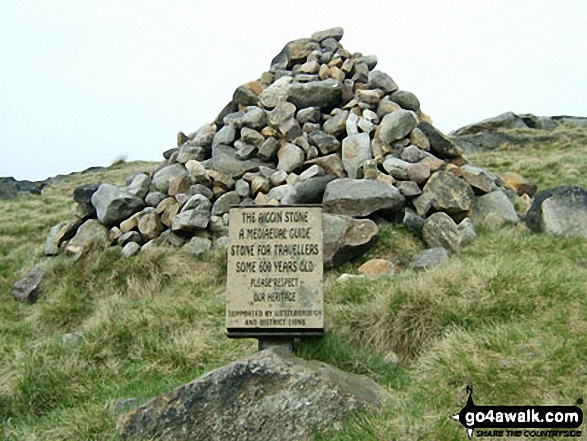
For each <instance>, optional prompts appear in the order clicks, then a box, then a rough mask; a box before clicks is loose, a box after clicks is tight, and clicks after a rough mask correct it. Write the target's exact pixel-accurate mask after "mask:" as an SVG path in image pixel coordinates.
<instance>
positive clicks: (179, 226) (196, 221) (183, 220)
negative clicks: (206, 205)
mask: <svg viewBox="0 0 587 441" xmlns="http://www.w3.org/2000/svg"><path fill="white" fill-rule="evenodd" d="M209 222H210V211H208V210H187V211H184V212H182V213H179V214H177V215H176V216H175V217H174V218H173V221H172V223H171V229H172V230H173V231H185V232H195V231H198V230H203V229H204V228H206V227H207V226H208V223H209Z"/></svg>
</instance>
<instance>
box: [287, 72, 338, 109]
mask: <svg viewBox="0 0 587 441" xmlns="http://www.w3.org/2000/svg"><path fill="white" fill-rule="evenodd" d="M287 100H288V101H289V102H291V103H293V104H295V106H296V107H297V108H298V109H303V108H305V107H334V106H337V105H338V104H340V102H341V100H342V84H341V83H340V81H337V80H334V79H332V78H329V79H327V80H324V81H314V82H311V83H292V84H291V85H290V87H289V89H288V95H287Z"/></svg>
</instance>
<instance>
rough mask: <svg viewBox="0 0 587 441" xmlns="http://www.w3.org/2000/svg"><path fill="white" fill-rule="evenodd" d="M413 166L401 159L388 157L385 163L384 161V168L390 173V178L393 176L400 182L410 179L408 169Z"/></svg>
mask: <svg viewBox="0 0 587 441" xmlns="http://www.w3.org/2000/svg"><path fill="white" fill-rule="evenodd" d="M410 165H411V164H410V163H409V162H406V161H402V160H401V159H399V158H395V157H393V156H391V155H390V156H387V157H386V158H385V161H383V168H384V169H385V170H386V171H387V173H389V176H392V177H393V178H395V179H400V180H403V181H405V180H407V179H409V177H408V167H409V166H410Z"/></svg>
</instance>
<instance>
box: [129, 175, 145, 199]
mask: <svg viewBox="0 0 587 441" xmlns="http://www.w3.org/2000/svg"><path fill="white" fill-rule="evenodd" d="M150 186H151V178H149V176H147V175H145V174H143V173H139V174H138V175H136V176H135V177H134V179H133V180H132V182H131V183H130V185H129V186H128V187H126V191H128V192H129V193H130V194H132V195H135V196H136V197H138V198H141V199H145V197H146V196H147V194H148V193H149V188H150Z"/></svg>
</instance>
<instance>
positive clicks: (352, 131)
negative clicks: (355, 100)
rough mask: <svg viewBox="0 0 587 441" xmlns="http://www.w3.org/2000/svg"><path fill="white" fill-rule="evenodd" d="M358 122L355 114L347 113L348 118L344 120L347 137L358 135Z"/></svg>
mask: <svg viewBox="0 0 587 441" xmlns="http://www.w3.org/2000/svg"><path fill="white" fill-rule="evenodd" d="M358 122H359V117H358V116H357V115H356V113H353V112H351V113H349V116H348V118H347V119H346V134H347V136H352V135H358V134H359V128H358V126H357V123H358Z"/></svg>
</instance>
